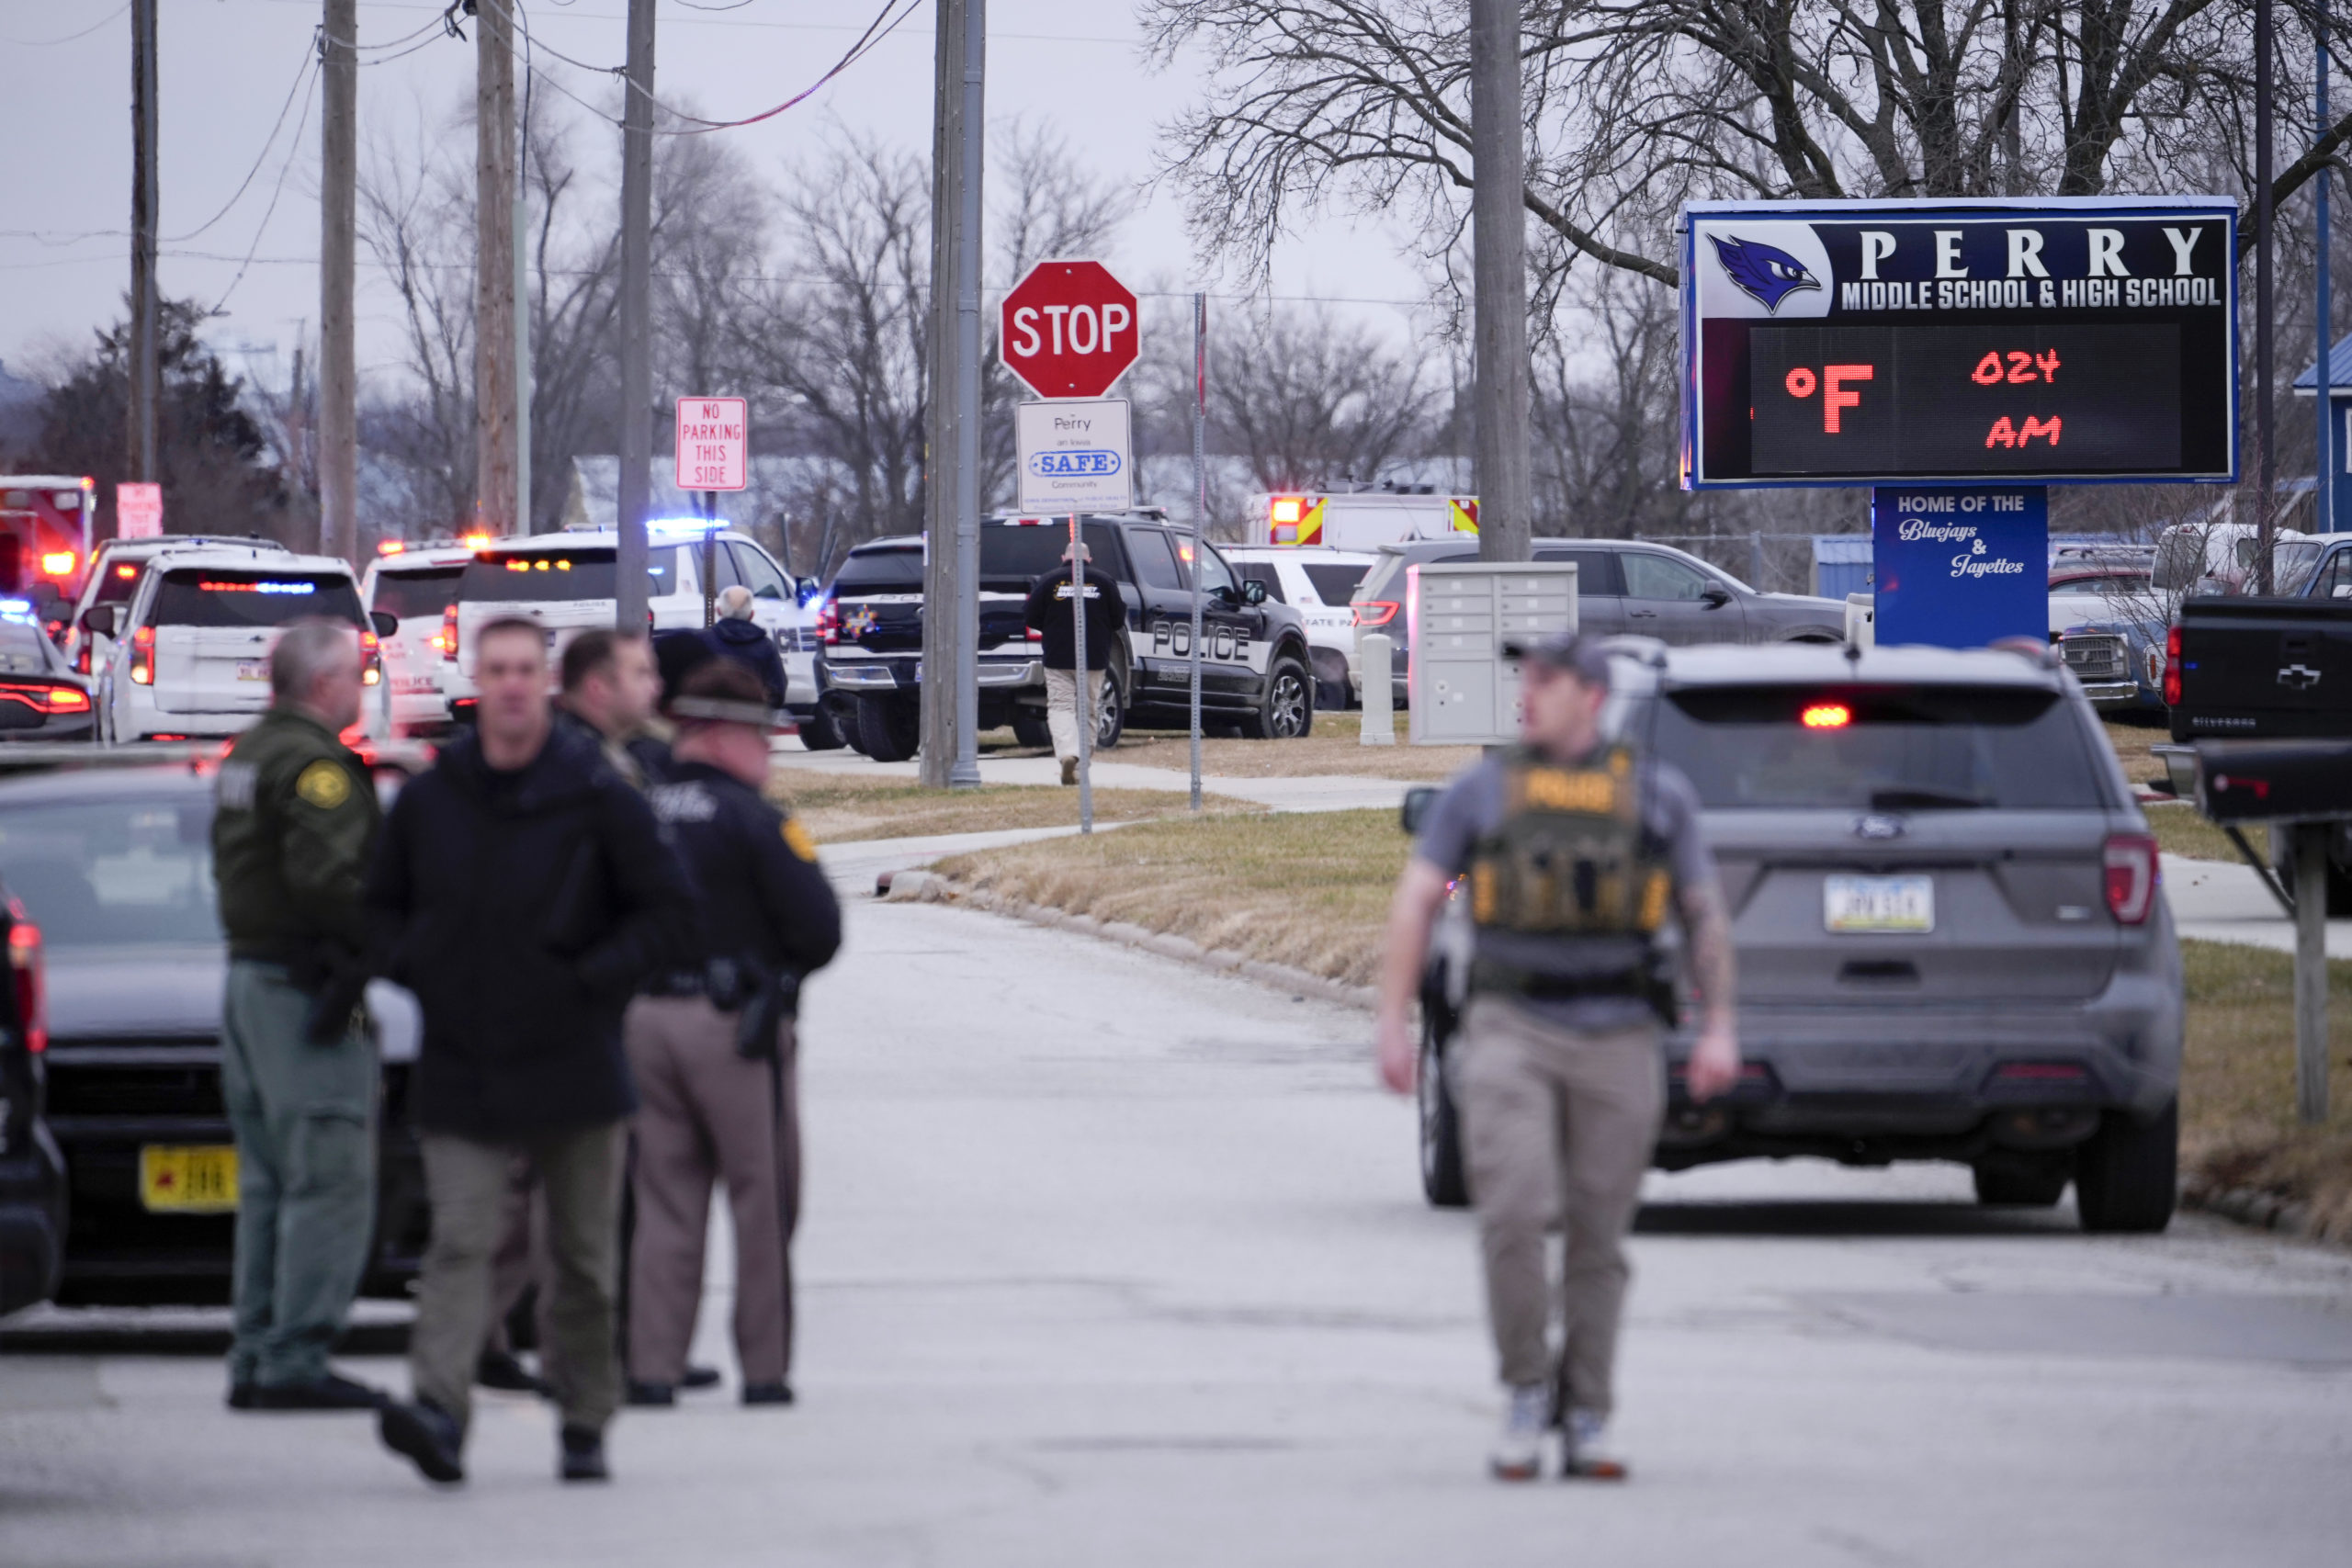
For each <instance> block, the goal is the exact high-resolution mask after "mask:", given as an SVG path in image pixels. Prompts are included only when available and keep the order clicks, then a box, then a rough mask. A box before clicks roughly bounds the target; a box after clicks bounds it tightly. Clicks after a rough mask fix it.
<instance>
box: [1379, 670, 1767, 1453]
mask: <svg viewBox="0 0 2352 1568" xmlns="http://www.w3.org/2000/svg"><path fill="white" fill-rule="evenodd" d="M1521 673H1522V677H1523V680H1522V685H1521V694H1522V697H1523V707H1522V716H1521V744H1520V745H1519V746H1518V747H1516V748H1515V749H1513V750H1511V751H1510V753H1509V754H1507V755H1489V756H1488V757H1487V758H1485V759H1484V760H1482V761H1478V762H1476V763H1475V764H1473V765H1472V766H1471V767H1470V768H1469V769H1468V770H1467V771H1465V772H1464V773H1462V774H1461V775H1460V776H1459V777H1457V778H1456V779H1455V780H1454V781H1453V784H1451V785H1449V786H1448V787H1447V789H1446V791H1445V793H1444V794H1443V795H1441V796H1440V797H1439V798H1438V799H1437V801H1436V802H1435V803H1434V804H1433V806H1432V807H1430V814H1429V818H1428V819H1427V821H1426V823H1425V824H1424V826H1423V827H1422V829H1421V835H1420V840H1419V843H1418V844H1416V845H1415V846H1414V850H1413V855H1412V858H1411V859H1410V861H1409V862H1408V863H1407V865H1406V868H1405V874H1404V876H1403V878H1402V879H1401V880H1400V881H1399V882H1398V884H1397V896H1396V900H1395V902H1394V904H1393V905H1392V906H1391V908H1390V912H1389V918H1388V942H1387V954H1386V968H1385V972H1384V974H1383V976H1382V979H1381V993H1380V1019H1379V1053H1380V1071H1381V1077H1383V1078H1384V1079H1385V1081H1386V1083H1387V1085H1388V1087H1389V1088H1391V1089H1395V1090H1397V1092H1398V1093H1400V1094H1401V1093H1406V1092H1409V1091H1410V1090H1411V1089H1412V1087H1413V1076H1414V1068H1415V1055H1416V1053H1415V1048H1414V1040H1413V1034H1412V1031H1411V1028H1410V1024H1409V1021H1408V1014H1409V1011H1410V1010H1411V1008H1412V1005H1413V1000H1414V998H1415V996H1416V994H1417V993H1418V991H1419V987H1420V976H1421V966H1422V962H1423V959H1424V957H1425V956H1426V954H1427V952H1428V947H1429V936H1430V926H1431V924H1432V922H1433V921H1434V920H1435V919H1436V917H1437V914H1438V911H1439V910H1440V909H1441V908H1442V907H1443V905H1444V903H1445V901H1446V898H1447V889H1448V884H1449V882H1450V881H1452V879H1453V878H1455V877H1457V876H1462V875H1465V874H1466V875H1467V877H1468V878H1469V883H1468V894H1469V898H1470V913H1471V918H1472V921H1473V923H1474V925H1475V927H1476V940H1475V946H1474V949H1473V958H1472V964H1471V970H1470V990H1471V996H1470V1001H1469V1005H1468V1007H1467V1008H1466V1009H1465V1010H1464V1014H1463V1019H1462V1027H1461V1032H1460V1033H1459V1034H1458V1036H1457V1037H1456V1043H1455V1044H1454V1046H1453V1049H1452V1050H1450V1051H1449V1052H1448V1054H1447V1055H1448V1061H1447V1069H1446V1070H1447V1071H1448V1072H1449V1073H1450V1074H1451V1075H1452V1080H1451V1081H1452V1085H1453V1094H1454V1101H1455V1104H1456V1105H1457V1107H1458V1108H1459V1111H1460V1115H1461V1126H1462V1135H1463V1139H1464V1152H1465V1156H1466V1159H1467V1164H1468V1175H1469V1179H1470V1190H1471V1194H1472V1197H1473V1199H1474V1200H1475V1201H1476V1204H1477V1211H1478V1234H1479V1243H1480V1247H1481V1248H1482V1250H1483V1253H1484V1258H1485V1266H1486V1280H1487V1317H1488V1321H1489V1324H1490V1325H1491V1327H1492V1329H1493V1332H1494V1340H1495V1350H1496V1355H1497V1357H1498V1360H1499V1362H1500V1366H1501V1372H1502V1382H1503V1384H1504V1388H1505V1392H1506V1393H1507V1395H1508V1408H1507V1410H1506V1413H1505V1416H1504V1419H1503V1427H1502V1433H1501V1436H1500V1437H1499V1438H1498V1439H1497V1441H1496V1444H1495V1448H1494V1450H1493V1454H1492V1457H1491V1462H1492V1468H1493V1471H1494V1473H1495V1475H1496V1476H1497V1477H1498V1478H1500V1479H1502V1480H1506V1481H1528V1480H1532V1479H1534V1477H1535V1476H1537V1475H1538V1474H1539V1473H1541V1472H1542V1470H1543V1461H1544V1443H1545V1441H1546V1439H1547V1437H1548V1435H1549V1433H1550V1432H1551V1431H1552V1430H1553V1429H1555V1428H1557V1429H1559V1430H1560V1431H1561V1438H1560V1440H1561V1443H1562V1446H1563V1455H1562V1468H1563V1472H1564V1473H1566V1474H1569V1475H1584V1476H1590V1477H1594V1478H1598V1479H1605V1480H1619V1479H1623V1477H1624V1475H1625V1474H1626V1472H1627V1467H1626V1462H1625V1459H1624V1456H1623V1453H1622V1452H1621V1451H1620V1450H1618V1448H1617V1447H1616V1446H1615V1445H1614V1444H1613V1443H1612V1442H1611V1438H1610V1436H1609V1417H1610V1412H1611V1407H1612V1404H1613V1398H1612V1388H1611V1374H1612V1370H1613V1367H1614V1364H1615V1361H1616V1355H1617V1326H1618V1322H1619V1317H1620V1314H1621V1313H1622V1311H1623V1304H1624V1297H1625V1282H1626V1278H1627V1274H1628V1269H1627V1265H1626V1260H1625V1254H1624V1247H1623V1242H1624V1235H1625V1229H1626V1226H1627V1225H1628V1224H1630V1223H1631V1221H1632V1219H1633V1214H1634V1202H1635V1199H1636V1197H1637V1195H1638V1193H1639V1191H1640V1188H1641V1180H1642V1174H1643V1172H1644V1171H1645V1170H1646V1169H1647V1168H1649V1163H1650V1156H1651V1153H1652V1151H1653V1149H1654V1147H1655V1145H1656V1144H1657V1133H1658V1126H1659V1122H1660V1118H1661V1116H1662V1115H1663V1112H1664V1109H1665V1097H1666V1074H1665V1066H1664V1063H1663V1061H1662V1059H1661V1052H1660V1039H1661V1026H1662V1024H1666V1023H1670V1022H1671V1021H1673V1013H1674V999H1673V992H1672V989H1671V987H1670V985H1669V984H1668V982H1667V980H1666V979H1665V978H1664V977H1663V976H1662V974H1661V971H1660V967H1659V960H1658V953H1657V946H1656V943H1657V934H1658V931H1659V929H1660V927H1662V926H1663V925H1664V924H1665V921H1666V919H1667V918H1668V914H1669V913H1670V912H1673V913H1679V917H1680V919H1681V922H1682V927H1683V931H1684V935H1685V938H1686V945H1687V947H1688V950H1689V952H1690V954H1691V982H1692V986H1693V988H1694V989H1695V990H1696V991H1697V993H1698V995H1699V998H1700V1000H1701V1002H1702V1008H1703V1013H1702V1019H1701V1023H1700V1029H1699V1036H1698V1041H1697V1043H1696V1045H1695V1047H1694V1049H1693V1050H1692V1052H1691V1062H1690V1067H1689V1082H1690V1088H1691V1095H1692V1096H1693V1097H1694V1098H1695V1099H1698V1100H1708V1099H1711V1098H1713V1096H1714V1095H1716V1094H1718V1093H1720V1092H1722V1091H1723V1090H1724V1089H1728V1088H1730V1087H1731V1086H1732V1084H1733V1083H1734V1082H1735V1081H1736V1079H1737V1078H1738V1077H1739V1044H1738V1041H1737V1037H1736V1034H1735V1032H1734V1029H1733V1013H1732V987H1733V979H1734V968H1733V954H1732V944H1731V932H1730V923H1729V920H1728V919H1727V917H1726V915H1725V912H1724V898H1723V893H1722V890H1721V887H1720V886H1719V885H1718V884H1717V882H1716V879H1715V869H1714V861H1713V857H1712V856H1711V855H1710V854H1709V852H1708V850H1707V846H1706V843H1705V841H1704V840H1703V839H1702V837H1701V834H1700V820H1699V801H1698V796H1697V795H1696V794H1695V793H1694V792H1693V791H1692V789H1691V783H1690V781H1689V780H1688V779H1686V778H1685V777H1684V776H1683V775H1682V773H1680V772H1679V770H1677V769H1675V768H1673V767H1671V766H1669V765H1668V764H1666V763H1664V762H1660V761H1655V760H1652V759H1647V758H1644V757H1642V756H1640V755H1639V754H1638V753H1637V752H1636V751H1634V750H1633V749H1632V748H1630V747H1629V746H1626V745H1624V744H1623V743H1620V744H1615V745H1608V744H1604V743H1603V740H1602V737H1601V732H1600V712H1601V707H1602V705H1603V704H1604V703H1605V702H1606V701H1607V699H1608V695H1609V661H1608V656H1607V654H1606V653H1605V652H1604V651H1603V650H1602V649H1601V648H1600V646H1599V644H1598V643H1597V642H1595V641H1593V640H1591V639H1588V638H1581V637H1575V636H1572V635H1570V636H1561V637H1551V638H1546V639H1545V640H1544V641H1543V642H1541V643H1539V644H1536V645H1535V646H1533V647H1532V648H1530V649H1527V650H1526V651H1525V653H1524V656H1523V658H1522V660H1521ZM1555 1213H1558V1214H1559V1215H1560V1217H1561V1220H1562V1230H1563V1231H1564V1233H1565V1235H1566V1260H1565V1262H1564V1264H1563V1268H1562V1278H1561V1288H1560V1294H1561V1316H1562V1325H1561V1328H1562V1338H1561V1341H1560V1345H1559V1349H1558V1356H1557V1359H1556V1360H1555V1358H1554V1356H1553V1354H1552V1351H1551V1349H1550V1348H1549V1347H1548V1346H1547V1343H1546V1319H1547V1317H1548V1316H1549V1313H1548V1311H1547V1308H1546V1288H1545V1274H1544V1235H1545V1231H1546V1229H1547V1227H1548V1225H1549V1223H1550V1221H1551V1218H1552V1216H1553V1215H1554V1214H1555Z"/></svg>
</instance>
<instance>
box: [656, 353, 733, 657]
mask: <svg viewBox="0 0 2352 1568" xmlns="http://www.w3.org/2000/svg"><path fill="white" fill-rule="evenodd" d="M750 424H751V409H750V404H749V402H748V401H747V400H744V399H742V398H680V399H679V400H678V434H677V441H676V445H675V446H674V447H673V450H674V451H675V452H676V454H677V485H678V488H679V489H680V490H682V491H699V492H700V496H699V499H698V502H697V509H698V510H699V511H700V512H701V513H702V519H703V530H702V562H701V565H700V567H699V568H698V570H699V571H700V573H701V576H702V625H703V629H704V630H705V631H708V630H709V629H710V627H711V626H712V624H713V623H714V622H716V621H717V620H718V521H717V520H718V493H717V492H718V491H722V490H743V489H746V488H748V486H749V484H750V478H751V476H750V469H751V455H750V454H751V443H750V441H749V439H748V438H747V434H746V433H747V431H748V430H749V427H750Z"/></svg>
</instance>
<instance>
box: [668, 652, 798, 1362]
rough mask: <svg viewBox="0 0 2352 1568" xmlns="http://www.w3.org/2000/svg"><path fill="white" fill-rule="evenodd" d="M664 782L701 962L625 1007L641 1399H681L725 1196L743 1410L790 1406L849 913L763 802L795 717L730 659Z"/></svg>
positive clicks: (701, 688)
mask: <svg viewBox="0 0 2352 1568" xmlns="http://www.w3.org/2000/svg"><path fill="white" fill-rule="evenodd" d="M670 713H671V716H672V717H673V719H675V720H676V721H677V723H678V726H679V733H678V740H677V745H676V748H675V750H674V752H673V763H672V769H671V773H670V777H669V779H668V781H667V782H665V783H663V784H658V785H656V786H655V787H654V789H653V791H652V793H651V796H650V798H651V800H652V803H653V811H654V815H655V816H656V817H658V818H661V819H662V823H663V824H664V825H665V826H666V827H667V828H668V829H669V830H670V832H671V834H672V836H673V841H674V842H675V844H676V846H677V849H678V852H679V854H680V856H681V857H682V858H683V859H684V861H685V863H686V866H687V869H688V871H689V873H690V874H691V875H692V876H693V879H694V882H695V888H696V891H697V893H698V894H699V897H700V899H701V911H702V919H701V922H700V925H701V932H700V938H701V940H700V944H699V949H698V951H697V952H696V953H695V955H694V961H693V962H692V963H691V964H689V966H687V967H685V968H684V969H682V970H680V971H678V972H676V973H673V974H671V975H667V976H660V977H658V978H657V979H656V980H655V981H654V983H653V984H652V985H651V986H650V987H648V994H646V995H644V996H640V997H639V998H638V999H637V1000H636V1001H635V1002H633V1003H632V1004H631V1005H630V1007H629V1012H628V1024H627V1031H626V1037H627V1041H628V1055H629V1066H630V1069H631V1071H632V1072H634V1074H635V1075H636V1077H637V1084H638V1093H639V1099H640V1100H641V1102H642V1109H641V1110H640V1111H639V1112H638V1117H637V1123H636V1133H637V1161H636V1167H635V1170H634V1173H633V1175H632V1178H631V1187H630V1190H631V1193H632V1196H633V1197H634V1200H635V1202H636V1213H637V1230H636V1235H635V1238H634V1242H633V1245H632V1249H631V1256H630V1260H629V1322H628V1369H629V1399H630V1403H631V1404H653V1405H661V1404H671V1403H673V1400H674V1398H675V1393H676V1388H677V1385H678V1383H679V1381H680V1378H681V1376H682V1375H683V1373H684V1370H685V1359H686V1348H687V1346H688V1344H689V1343H690V1342H691V1341H692V1339H693V1337H694V1326H695V1307H696V1306H697V1305H698V1304H699V1303H700V1302H701V1300H702V1292H703V1283H702V1276H703V1241H704V1238H705V1236H706V1235H707V1234H708V1230H709V1226H708V1219H709V1212H710V1194H711V1189H712V1186H713V1184H714V1182H716V1181H724V1182H725V1183H726V1186H727V1199H728V1206H729V1212H730V1213H731V1215H732V1218H733V1220H734V1230H735V1325H734V1327H735V1353H736V1355H737V1357H738V1359H740V1360H741V1364H742V1373H743V1392H742V1399H743V1403H744V1404H790V1403H791V1402H792V1385H791V1382H790V1381H789V1380H790V1375H791V1371H792V1260H791V1247H792V1234H793V1231H794V1229H795V1227H796V1226H797V1224H798V1223H799V1217H800V1114H799V1090H798V1081H799V1077H798V1066H797V1039H796V1035H795V1032H794V1021H793V1012H794V1009H795V1003H796V1000H797V997H798V994H799V987H800V981H801V979H802V978H803V977H804V976H807V975H809V973H811V972H812V971H814V970H816V969H818V968H820V967H821V966H823V965H824V964H826V963H828V962H829V961H831V958H832V956H833V953H834V951H835V950H836V949H837V948H838V947H839V946H840V945H841V907H840V905H839V903H838V902H837V901H836V900H835V898H834V897H833V890H832V887H831V884H830V883H828V882H827V881H826V880H825V874H824V873H823V872H822V871H821V870H820V869H819V867H818V864H817V852H816V847H815V846H814V845H813V844H812V843H811V842H810V841H809V836H808V834H807V832H806V831H804V830H803V829H802V828H801V826H800V824H799V823H797V822H796V821H794V820H793V819H792V818H790V817H789V816H788V815H786V813H785V812H783V811H781V810H779V809H777V808H776V807H775V806H773V805H771V804H769V802H768V801H767V800H766V799H764V798H763V796H762V795H761V793H760V790H761V786H762V785H763V784H765V783H766V781H767V774H768V735H769V733H770V732H771V731H772V730H774V729H775V728H779V727H780V721H781V719H782V716H781V715H779V714H777V713H776V712H775V711H774V710H773V709H771V708H770V707H769V706H768V705H767V698H766V694H765V692H764V691H763V688H762V686H761V682H760V680H759V678H758V677H757V676H756V675H753V674H752V672H751V671H749V670H747V669H745V668H744V667H743V666H742V665H741V664H739V663H737V662H735V661H734V660H725V659H721V660H713V661H712V662H711V663H709V664H708V665H706V666H705V667H704V668H702V669H700V670H698V671H695V673H694V674H693V675H691V676H689V677H687V679H686V682H685V684H684V689H683V691H682V692H681V694H680V695H679V696H678V697H677V698H676V699H675V700H674V701H673V703H672V704H671V705H670Z"/></svg>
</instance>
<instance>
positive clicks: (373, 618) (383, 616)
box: [368, 610, 401, 637]
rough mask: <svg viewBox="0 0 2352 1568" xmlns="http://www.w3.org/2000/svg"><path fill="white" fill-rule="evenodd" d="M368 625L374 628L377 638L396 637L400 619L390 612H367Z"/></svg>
mask: <svg viewBox="0 0 2352 1568" xmlns="http://www.w3.org/2000/svg"><path fill="white" fill-rule="evenodd" d="M368 625H369V626H373V627H375V628H376V635H377V636H378V637H397V636H398V635H399V634H400V629H401V618H400V617H399V616H398V615H393V614H392V613H391V612H390V610H370V611H368Z"/></svg>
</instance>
